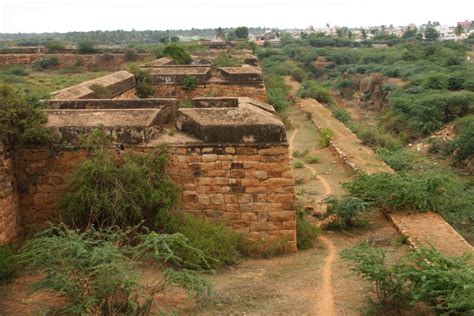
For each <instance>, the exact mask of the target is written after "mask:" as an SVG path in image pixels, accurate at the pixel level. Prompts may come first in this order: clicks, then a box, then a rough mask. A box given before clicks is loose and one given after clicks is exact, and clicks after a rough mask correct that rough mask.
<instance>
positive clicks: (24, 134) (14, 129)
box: [0, 84, 56, 145]
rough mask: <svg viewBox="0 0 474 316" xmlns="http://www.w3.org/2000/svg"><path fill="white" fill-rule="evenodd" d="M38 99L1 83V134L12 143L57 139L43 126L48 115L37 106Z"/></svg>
mask: <svg viewBox="0 0 474 316" xmlns="http://www.w3.org/2000/svg"><path fill="white" fill-rule="evenodd" d="M36 102H37V100H35V98H32V97H31V96H29V95H24V94H21V93H20V92H19V91H17V90H14V89H12V88H11V87H9V86H6V85H2V84H0V135H2V138H3V137H6V138H7V139H2V141H4V140H7V141H8V142H9V143H10V144H30V145H44V144H50V143H53V142H55V141H56V138H55V137H54V136H53V134H52V133H51V131H50V130H49V129H47V128H45V127H44V126H43V124H44V123H45V122H46V117H45V116H44V114H43V113H42V112H40V111H38V110H37V109H36V108H35V104H36Z"/></svg>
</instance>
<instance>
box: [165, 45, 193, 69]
mask: <svg viewBox="0 0 474 316" xmlns="http://www.w3.org/2000/svg"><path fill="white" fill-rule="evenodd" d="M163 55H164V56H166V57H169V58H171V59H172V60H173V61H174V62H175V63H176V64H177V65H187V64H190V63H191V62H192V61H193V59H192V57H191V55H190V54H189V53H188V52H186V50H185V49H184V48H183V47H181V46H179V45H176V44H170V45H168V46H166V48H165V49H164V50H163Z"/></svg>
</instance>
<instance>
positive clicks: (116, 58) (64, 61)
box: [0, 53, 152, 70]
mask: <svg viewBox="0 0 474 316" xmlns="http://www.w3.org/2000/svg"><path fill="white" fill-rule="evenodd" d="M151 56H152V55H151V54H137V60H139V61H140V60H145V59H147V58H149V57H151ZM43 57H55V58H57V59H58V62H59V65H58V66H59V67H77V68H80V69H104V70H118V69H120V66H121V65H122V64H123V63H126V62H127V60H126V58H125V54H111V53H103V54H0V67H1V66H8V65H31V64H33V63H34V62H35V61H36V60H38V59H40V58H43Z"/></svg>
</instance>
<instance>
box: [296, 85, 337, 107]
mask: <svg viewBox="0 0 474 316" xmlns="http://www.w3.org/2000/svg"><path fill="white" fill-rule="evenodd" d="M298 96H299V97H301V98H311V99H316V100H317V101H319V102H321V103H325V104H332V103H333V102H334V101H333V99H332V95H331V92H330V90H329V89H328V88H325V87H323V86H321V85H318V84H317V83H316V82H315V81H312V80H306V81H303V83H302V85H301V88H300V90H299V91H298Z"/></svg>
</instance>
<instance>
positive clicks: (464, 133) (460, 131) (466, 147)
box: [449, 115, 474, 161]
mask: <svg viewBox="0 0 474 316" xmlns="http://www.w3.org/2000/svg"><path fill="white" fill-rule="evenodd" d="M456 129H457V133H456V137H455V139H454V140H453V141H452V143H451V144H450V145H449V147H450V149H451V150H452V151H453V152H455V155H456V158H457V159H458V160H459V161H462V160H464V159H467V158H471V157H474V115H470V116H467V117H464V118H462V119H459V120H458V121H457V122H456Z"/></svg>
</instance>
